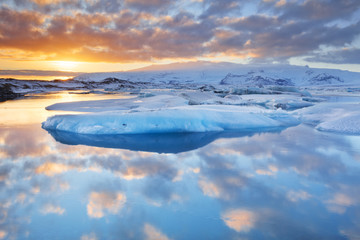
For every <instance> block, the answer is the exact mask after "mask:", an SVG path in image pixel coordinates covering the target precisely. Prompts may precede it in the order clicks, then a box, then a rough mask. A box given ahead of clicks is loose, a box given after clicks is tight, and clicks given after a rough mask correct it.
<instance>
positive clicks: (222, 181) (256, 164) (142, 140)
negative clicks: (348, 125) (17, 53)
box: [0, 92, 360, 239]
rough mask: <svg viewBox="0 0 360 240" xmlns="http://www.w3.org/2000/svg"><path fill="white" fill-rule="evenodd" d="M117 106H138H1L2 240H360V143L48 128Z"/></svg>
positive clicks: (37, 102) (296, 134)
mask: <svg viewBox="0 0 360 240" xmlns="http://www.w3.org/2000/svg"><path fill="white" fill-rule="evenodd" d="M114 98H118V99H127V98H129V96H127V95H122V94H117V95H100V94H99V95H95V94H89V95H83V94H82V95H80V94H68V93H67V92H61V93H58V94H48V95H38V96H36V97H33V98H26V99H20V100H14V101H7V102H4V103H0V116H1V118H0V159H1V161H0V239H357V238H358V236H359V235H360V187H359V183H360V137H359V136H349V135H344V134H336V133H331V132H324V131H318V130H316V129H315V128H314V127H313V126H311V125H309V126H308V125H304V124H299V125H296V126H290V127H288V128H277V129H271V130H269V129H266V131H265V130H264V131H257V132H251V131H248V132H246V131H242V132H226V131H225V132H205V133H177V134H143V135H141V134H135V135H132V136H128V135H102V136H89V135H81V134H76V133H62V132H56V131H55V132H51V131H50V134H49V133H48V132H47V131H45V130H44V129H42V128H41V123H42V122H43V121H45V120H46V119H47V117H49V116H52V115H54V114H64V113H66V114H69V113H70V114H74V113H76V114H80V113H79V112H67V111H63V112H60V111H58V112H49V111H46V110H45V107H46V106H49V105H51V104H54V103H57V102H65V101H81V100H106V99H114ZM331 101H332V102H336V103H339V102H349V104H352V102H351V101H350V100H349V99H348V98H338V99H334V98H331ZM354 102H355V103H353V104H356V102H357V104H358V99H357V98H355V99H354ZM321 104H322V103H321ZM324 104H325V103H324ZM329 109H330V108H329ZM299 111H300V110H299ZM301 111H302V110H301ZM300 113H301V112H300ZM300 113H299V114H300ZM307 116H312V115H307ZM310 120H313V119H310Z"/></svg>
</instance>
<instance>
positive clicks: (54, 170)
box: [35, 162, 74, 177]
mask: <svg viewBox="0 0 360 240" xmlns="http://www.w3.org/2000/svg"><path fill="white" fill-rule="evenodd" d="M73 168H74V167H72V166H68V165H65V164H62V163H54V162H46V163H44V164H42V165H40V166H39V167H37V168H36V170H35V173H37V174H45V175H47V176H50V177H51V176H54V175H56V174H60V173H63V172H67V171H69V170H71V169H73Z"/></svg>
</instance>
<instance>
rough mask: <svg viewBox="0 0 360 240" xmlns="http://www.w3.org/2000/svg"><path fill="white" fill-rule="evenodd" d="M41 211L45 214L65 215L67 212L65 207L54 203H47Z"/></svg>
mask: <svg viewBox="0 0 360 240" xmlns="http://www.w3.org/2000/svg"><path fill="white" fill-rule="evenodd" d="M40 212H41V213H42V214H44V215H46V214H57V215H63V214H64V212H65V209H64V208H62V207H60V206H56V205H53V204H46V205H44V206H43V207H42V208H41V210H40Z"/></svg>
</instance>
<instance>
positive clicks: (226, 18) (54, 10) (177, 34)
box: [0, 0, 360, 72]
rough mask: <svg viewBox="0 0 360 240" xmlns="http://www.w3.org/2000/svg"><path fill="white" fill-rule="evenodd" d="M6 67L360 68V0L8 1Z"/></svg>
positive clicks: (2, 14)
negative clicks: (191, 64) (192, 64)
mask: <svg viewBox="0 0 360 240" xmlns="http://www.w3.org/2000/svg"><path fill="white" fill-rule="evenodd" d="M0 4H1V5H0V70H19V69H31V70H47V71H49V70H54V71H75V72H99V71H122V70H129V69H134V68H138V67H143V66H146V65H150V64H157V63H171V62H186V61H199V60H204V61H215V62H217V61H229V62H236V63H247V64H252V63H290V64H294V65H309V66H310V67H324V68H337V69H344V70H350V71H358V72H360V57H359V56H360V1H359V0H178V1H171V0H77V1H76V0H1V3H0Z"/></svg>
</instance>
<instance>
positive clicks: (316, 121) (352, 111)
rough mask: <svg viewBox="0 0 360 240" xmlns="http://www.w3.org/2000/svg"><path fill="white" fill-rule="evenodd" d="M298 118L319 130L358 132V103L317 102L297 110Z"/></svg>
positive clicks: (359, 105)
mask: <svg viewBox="0 0 360 240" xmlns="http://www.w3.org/2000/svg"><path fill="white" fill-rule="evenodd" d="M297 114H299V116H300V120H301V121H303V122H305V123H308V124H311V125H315V128H316V129H318V130H321V131H328V132H337V133H343V134H353V135H359V134H360V104H359V103H347V102H342V103H319V104H317V105H315V106H313V107H309V108H304V109H301V110H298V111H297Z"/></svg>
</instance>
